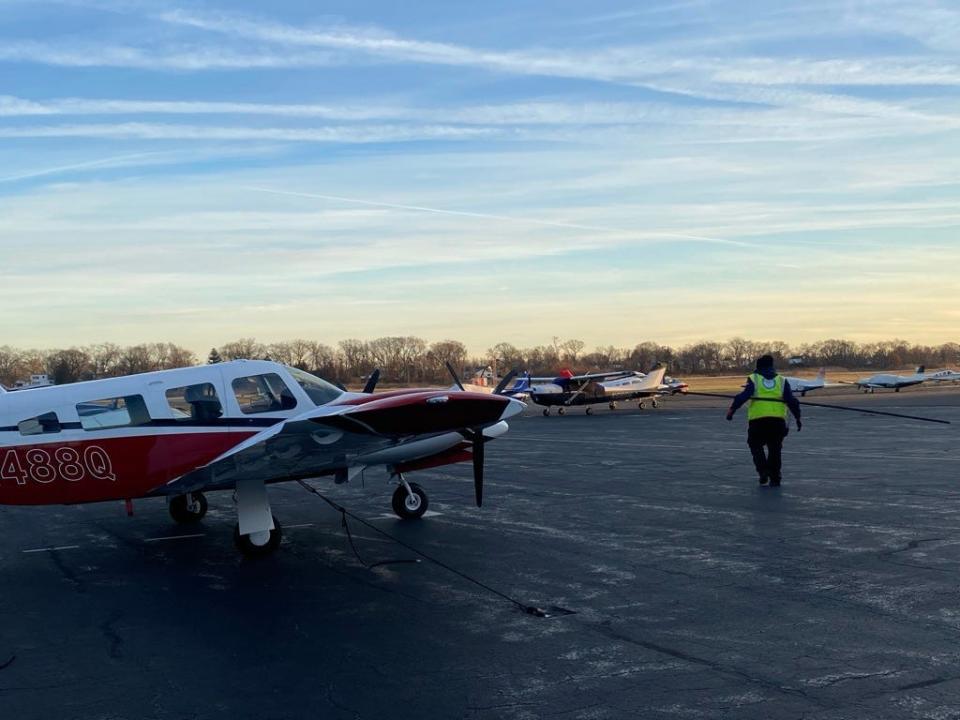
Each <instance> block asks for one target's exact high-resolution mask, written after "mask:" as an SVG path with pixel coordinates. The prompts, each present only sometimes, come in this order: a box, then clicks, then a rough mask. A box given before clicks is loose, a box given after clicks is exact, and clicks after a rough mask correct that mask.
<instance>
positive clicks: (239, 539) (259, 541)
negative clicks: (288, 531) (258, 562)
mask: <svg viewBox="0 0 960 720" xmlns="http://www.w3.org/2000/svg"><path fill="white" fill-rule="evenodd" d="M263 534H264V533H254V535H241V534H240V523H237V526H236V527H235V528H234V529H233V544H234V545H236V546H237V550H239V551H240V552H241V553H243V554H244V555H246V556H247V557H263V556H264V555H269V554H270V553H272V552H273V551H274V550H276V549H277V548H278V547H280V540H281V538H282V537H283V528H281V527H280V521H279V520H277V518H276V516H274V517H273V530H271V531H270V533H269V535H268V536H267V537H257V538H255V536H256V535H263Z"/></svg>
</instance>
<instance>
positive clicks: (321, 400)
mask: <svg viewBox="0 0 960 720" xmlns="http://www.w3.org/2000/svg"><path fill="white" fill-rule="evenodd" d="M287 371H288V372H289V373H290V375H291V376H293V379H294V380H296V381H297V384H298V385H300V387H302V388H303V391H304V392H305V393H306V394H307V395H308V396H309V397H310V399H311V400H313V402H314V403H316V404H317V405H326V404H327V403H328V402H331V401H333V400H336V399H337V398H338V397H340V395H341V394H343V391H342V390H341V389H340V388H338V387H337V386H336V385H333V384H331V383H328V382H327V381H326V380H323V379H321V378H318V377H317V376H316V375H311V374H310V373H308V372H304V371H303V370H299V369H297V368H295V367H287Z"/></svg>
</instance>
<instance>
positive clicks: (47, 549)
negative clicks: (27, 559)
mask: <svg viewBox="0 0 960 720" xmlns="http://www.w3.org/2000/svg"><path fill="white" fill-rule="evenodd" d="M79 547H80V546H79V545H58V546H57V547H42V548H33V549H32V550H21V551H20V552H23V553H38V552H54V551H55V550H76V549H78V548H79Z"/></svg>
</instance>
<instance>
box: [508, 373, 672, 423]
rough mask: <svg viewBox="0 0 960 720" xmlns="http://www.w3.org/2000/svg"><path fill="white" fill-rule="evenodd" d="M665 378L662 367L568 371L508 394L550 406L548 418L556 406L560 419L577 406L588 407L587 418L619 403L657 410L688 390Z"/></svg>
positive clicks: (528, 381) (529, 381)
mask: <svg viewBox="0 0 960 720" xmlns="http://www.w3.org/2000/svg"><path fill="white" fill-rule="evenodd" d="M665 374H666V368H664V367H658V368H656V369H655V370H653V371H651V372H650V374H645V373H641V372H634V371H631V370H617V371H613V372H607V373H590V374H587V375H574V374H573V373H571V372H570V371H569V370H565V371H564V372H563V373H561V375H560V376H559V377H555V378H536V377H530V376H529V375H526V376H524V377H523V378H521V379H520V380H518V381H517V383H516V384H515V385H513V387H511V388H510V389H509V390H507V391H505V392H506V393H507V394H509V395H514V396H516V395H517V394H525V395H526V396H528V397H529V398H530V399H531V400H532V401H533V402H535V403H536V404H537V405H544V406H546V407H544V409H543V414H544V415H545V416H547V415H549V414H550V408H551V407H553V406H557V414H558V415H563V414H565V413H566V408H568V407H571V406H575V405H586V406H587V409H586V413H587V415H592V414H593V409H592V408H591V407H590V406H591V405H596V404H599V403H607V404H608V405H609V406H610V409H611V410H615V409H616V407H617V402H618V401H621V400H636V399H640V407H641V408H642V407H644V400H645V399H646V398H651V399H652V400H651V403H652V405H653V406H654V407H657V406H658V403H657V398H658V397H661V396H663V395H672V394H674V393H677V392H683V391H684V390H685V389H686V387H687V385H686V383H682V382H679V381H677V380H671V381H670V383H669V384H668V383H665V382H664V376H665Z"/></svg>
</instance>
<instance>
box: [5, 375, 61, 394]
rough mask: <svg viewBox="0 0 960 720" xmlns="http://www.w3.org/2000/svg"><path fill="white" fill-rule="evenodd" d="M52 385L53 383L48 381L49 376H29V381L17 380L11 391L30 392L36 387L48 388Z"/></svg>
mask: <svg viewBox="0 0 960 720" xmlns="http://www.w3.org/2000/svg"><path fill="white" fill-rule="evenodd" d="M51 385H53V381H52V380H51V379H50V376H49V375H46V374H43V373H38V374H36V375H31V376H30V379H29V380H17V381H16V382H15V383H14V384H13V387H12V388H10V389H11V390H30V389H32V388H38V387H49V386H51Z"/></svg>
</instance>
